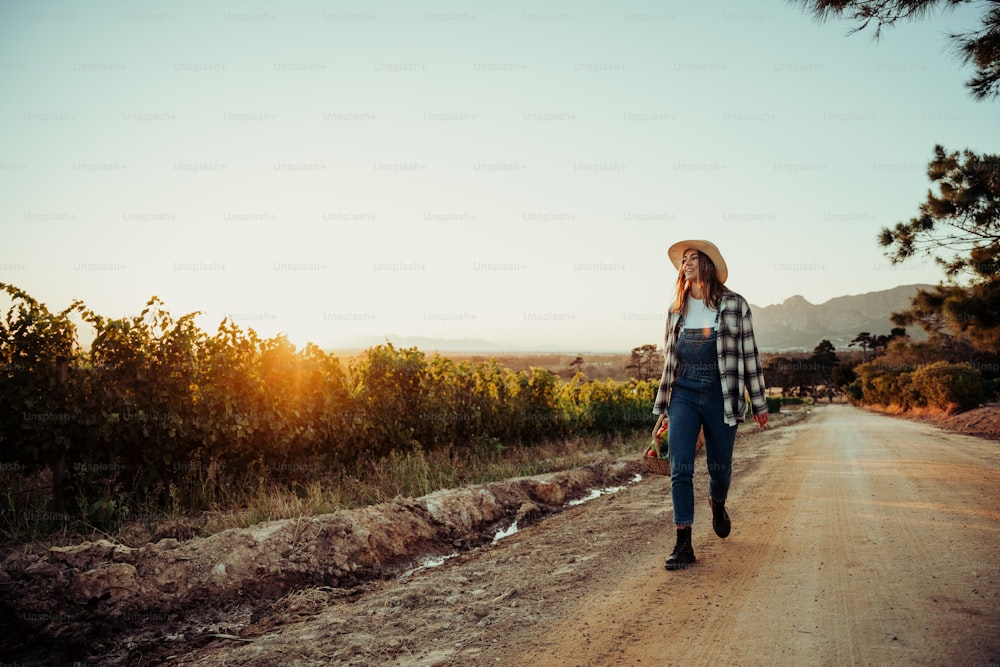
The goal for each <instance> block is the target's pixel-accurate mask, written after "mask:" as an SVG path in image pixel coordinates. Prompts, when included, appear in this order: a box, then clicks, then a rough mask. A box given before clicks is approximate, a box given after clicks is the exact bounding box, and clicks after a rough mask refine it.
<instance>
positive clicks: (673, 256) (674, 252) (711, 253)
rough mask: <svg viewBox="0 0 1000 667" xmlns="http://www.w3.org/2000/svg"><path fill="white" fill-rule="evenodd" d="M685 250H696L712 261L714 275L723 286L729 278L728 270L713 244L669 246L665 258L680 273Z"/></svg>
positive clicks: (691, 242) (678, 243) (684, 243)
mask: <svg viewBox="0 0 1000 667" xmlns="http://www.w3.org/2000/svg"><path fill="white" fill-rule="evenodd" d="M685 250H697V251H698V252H700V253H701V254H703V255H705V256H706V257H708V258H709V259H710V260H712V264H715V275H717V276H718V277H719V282H720V283H723V284H725V282H726V278H728V277H729V269H728V268H727V267H726V260H724V259H723V258H722V253H721V252H719V249H718V248H716V247H715V244H714V243H712V242H711V241H699V240H692V241H678V242H677V243H675V244H673V245H672V246H670V249H669V250H667V257H669V258H670V261H671V262H673V264H674V268H675V269H677V270H678V271H680V269H681V257H683V256H684V251H685Z"/></svg>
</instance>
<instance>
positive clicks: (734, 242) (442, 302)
mask: <svg viewBox="0 0 1000 667" xmlns="http://www.w3.org/2000/svg"><path fill="white" fill-rule="evenodd" d="M976 16H977V14H976V12H975V10H974V8H968V9H963V10H962V11H961V12H948V13H943V14H942V13H938V14H934V15H933V16H932V17H930V18H928V19H925V20H921V21H917V22H912V23H907V24H903V25H900V26H898V27H896V28H894V29H891V30H889V31H888V32H887V33H886V34H885V35H884V36H883V38H882V40H881V41H878V42H876V41H873V40H872V39H871V36H870V34H869V33H863V34H856V35H852V36H847V34H846V33H847V32H848V30H849V29H850V27H851V24H850V23H849V22H841V21H833V22H827V23H818V22H816V21H815V20H814V19H813V18H812V17H811V16H810V15H809V14H808V13H807V12H806V11H805V10H803V9H802V8H801V7H800V6H798V5H794V6H792V5H789V4H787V3H786V2H784V1H782V0H775V1H767V2H753V3H748V2H740V1H737V0H724V1H718V2H705V3H690V2H689V3H679V2H672V3H665V2H644V1H639V0H625V1H623V2H618V3H613V2H604V3H596V2H590V1H586V2H582V1H576V2H569V1H566V2H558V1H553V2H545V3H528V2H502V3H501V2H433V3H419V2H401V1H395V0H372V1H370V2H356V3H355V2H337V1H335V0H334V1H328V2H318V1H316V2H313V1H294V0H293V1H291V2H282V3H276V2H275V3H270V4H268V3H264V2H222V3H212V2H208V3H199V2H193V1H191V0H186V1H180V2H157V0H148V1H144V2H142V3H134V2H132V3H125V2H102V3H96V2H95V3H81V2H60V1H58V0H51V1H46V2H38V3H36V2H32V3H13V2H6V3H3V4H2V5H0V281H2V282H8V283H13V284H14V285H17V286H18V287H20V288H22V289H25V290H26V291H27V292H28V293H30V294H31V295H32V296H34V297H35V298H37V299H39V300H41V301H43V302H44V303H46V304H47V305H48V306H49V308H50V309H53V310H57V309H61V308H64V307H66V306H67V305H68V304H69V303H70V302H71V301H72V299H74V298H79V299H82V300H83V301H84V302H85V303H86V304H87V305H88V306H89V307H91V308H93V309H94V310H96V311H97V312H99V313H101V314H104V315H107V316H112V317H115V316H123V315H129V314H134V313H136V312H138V311H139V310H141V308H142V306H143V304H144V303H145V302H146V301H147V299H148V298H149V297H150V296H152V295H157V296H159V297H160V298H161V299H163V300H164V301H165V303H166V307H167V309H168V310H169V311H170V312H172V313H173V314H174V315H176V316H180V315H182V314H185V313H188V312H192V311H202V312H203V313H204V315H203V316H202V317H201V318H200V319H199V323H200V324H201V325H202V326H203V328H205V329H207V330H209V331H214V330H215V327H216V326H217V325H218V323H219V322H220V321H221V320H222V318H223V317H227V316H228V317H231V318H233V319H234V320H235V321H236V322H237V323H239V324H241V325H243V326H252V327H253V328H255V329H257V331H258V332H260V333H261V334H263V335H266V336H270V335H274V334H276V333H279V332H285V333H286V334H287V335H288V336H289V338H290V339H291V340H292V341H293V342H295V343H297V344H300V345H301V344H304V343H305V342H307V341H312V342H315V343H317V344H319V345H321V346H323V347H340V346H349V345H351V344H352V343H353V342H354V341H356V340H357V339H358V338H360V337H366V336H383V335H386V334H396V335H401V336H431V337H439V338H449V339H461V338H483V339H487V340H489V341H492V342H494V343H497V344H500V345H504V346H510V347H518V348H527V349H551V348H558V349H563V350H567V351H569V352H577V351H597V350H615V351H628V350H629V349H631V348H632V347H634V346H636V345H641V344H644V343H659V342H660V341H661V340H662V331H663V316H664V313H665V310H666V307H667V304H668V302H669V300H670V297H671V291H672V288H673V282H674V279H675V276H676V273H675V271H674V269H673V267H672V266H670V264H669V262H668V261H667V259H666V250H667V247H668V246H669V245H670V244H671V243H672V242H674V241H676V240H680V239H684V238H708V239H711V240H713V241H714V242H716V243H717V245H718V246H719V247H720V248H721V250H722V252H723V254H724V255H725V257H726V259H727V261H728V263H729V267H730V280H729V286H730V287H731V288H733V289H734V290H736V291H737V292H740V293H742V294H743V295H744V296H746V297H747V299H748V300H749V301H750V302H751V303H753V304H756V305H759V306H764V305H768V304H772V303H779V302H781V301H783V300H785V299H787V298H788V297H790V296H792V295H795V294H801V295H802V296H804V297H805V298H806V299H808V300H809V301H811V302H813V303H822V302H824V301H826V300H828V299H830V298H833V297H836V296H841V295H844V294H859V293H864V292H870V291H875V290H880V289H887V288H890V287H894V286H896V285H900V284H908V283H917V282H926V283H936V282H938V280H939V279H940V278H941V275H942V274H941V272H940V270H939V269H938V268H937V267H936V266H934V265H933V264H932V263H929V262H923V261H914V262H912V263H909V264H904V265H902V266H901V267H898V268H893V267H890V266H889V265H888V263H887V261H886V259H885V257H884V256H883V254H882V252H881V249H880V248H879V247H878V245H877V242H876V235H877V233H878V230H879V229H880V228H881V227H883V226H891V225H893V224H895V223H896V222H898V221H901V220H908V219H909V218H910V217H912V216H913V215H915V214H916V212H917V207H918V205H919V203H920V202H921V201H922V200H923V199H924V197H925V196H926V192H927V190H928V188H929V187H930V183H929V181H928V180H927V176H926V165H927V162H928V161H929V160H930V159H931V157H932V151H933V147H934V145H935V144H936V143H940V144H943V145H944V146H945V147H946V148H948V149H949V150H956V149H963V148H970V149H972V150H974V151H976V152H990V153H995V152H997V151H998V150H1000V146H998V142H1000V122H998V121H1000V103H998V102H976V101H974V100H973V99H972V98H971V97H970V95H969V94H968V93H967V92H966V89H965V87H964V85H963V84H964V82H965V80H966V79H967V78H968V77H969V75H970V74H971V69H970V68H968V67H963V66H962V65H961V63H960V62H959V60H958V59H957V57H956V56H955V55H954V54H953V52H952V50H951V47H950V45H949V42H948V40H947V38H946V35H947V33H949V32H954V31H959V30H964V29H967V28H969V27H971V26H974V25H975V18H976ZM4 308H6V306H4Z"/></svg>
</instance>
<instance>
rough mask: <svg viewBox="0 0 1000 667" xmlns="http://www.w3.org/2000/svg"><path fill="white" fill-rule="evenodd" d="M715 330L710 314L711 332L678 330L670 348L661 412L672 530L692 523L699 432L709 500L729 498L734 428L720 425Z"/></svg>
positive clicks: (721, 404)
mask: <svg viewBox="0 0 1000 667" xmlns="http://www.w3.org/2000/svg"><path fill="white" fill-rule="evenodd" d="M683 326H684V323H683V319H682V321H681V327H683ZM718 326H719V314H718V313H716V315H715V328H712V329H684V328H682V329H681V331H680V335H679V336H678V338H677V343H676V347H675V348H674V353H675V354H676V355H677V361H678V365H677V375H676V376H675V378H674V383H673V386H672V388H671V393H670V405H669V407H668V408H667V419H668V420H669V422H668V423H669V429H668V431H667V433H668V436H667V438H668V440H667V442H668V446H669V451H670V469H671V475H670V481H671V487H670V490H671V496H672V497H673V501H674V525H677V526H690V525H691V524H692V523H693V522H694V483H693V476H694V455H695V445H696V443H697V440H698V432H699V431H700V430H702V429H704V431H705V456H706V458H707V463H708V474H709V477H710V481H709V485H708V492H709V495H710V496H711V497H712V499H713V500H717V501H719V502H725V500H726V497H727V495H728V494H729V482H730V479H731V478H732V472H733V468H732V465H733V445H734V443H735V442H736V426H728V425H727V424H726V421H725V419H726V414H725V403H724V400H723V396H722V382H721V380H720V379H719V362H718V352H717V349H716V339H717V337H718V331H717V329H718Z"/></svg>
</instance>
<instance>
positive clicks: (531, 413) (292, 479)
mask: <svg viewBox="0 0 1000 667" xmlns="http://www.w3.org/2000/svg"><path fill="white" fill-rule="evenodd" d="M0 288H2V290H3V291H5V292H6V294H7V296H8V297H9V298H10V299H11V301H12V304H13V305H12V306H11V308H10V309H9V310H8V312H7V313H6V317H5V319H4V321H3V322H2V323H0V369H2V373H0V403H2V404H3V405H4V406H6V407H7V409H5V410H4V411H3V412H2V413H0V452H2V453H0V488H2V489H3V491H2V495H0V539H2V540H3V542H5V543H8V544H9V543H13V542H20V541H24V540H26V539H38V538H41V537H43V536H45V535H51V534H53V533H57V534H62V535H63V536H64V537H67V536H69V535H70V534H72V533H75V532H79V533H84V534H86V533H92V532H94V531H97V532H101V531H103V532H106V533H113V532H114V531H117V530H119V529H120V528H121V526H122V525H123V524H124V523H126V522H136V521H138V522H140V523H147V524H150V528H151V530H155V528H154V527H153V526H154V524H160V523H162V522H163V521H164V520H168V519H179V518H184V519H185V520H187V521H188V523H190V519H191V518H192V517H196V516H197V517H206V516H207V517H215V518H216V519H217V520H215V522H214V523H215V524H217V526H216V527H229V525H245V524H249V523H254V522H256V521H260V520H265V519H272V518H283V517H288V516H299V515H301V514H308V513H314V512H320V511H333V510H336V509H340V508H347V507H354V506H358V505H362V504H368V503H372V502H380V501H383V500H388V499H391V498H392V497H393V496H395V495H397V494H404V495H421V494H424V493H428V492H430V491H433V490H435V489H438V488H443V487H451V486H459V485H464V484H470V483H477V482H483V481H491V480H496V479H501V478H506V477H512V476H518V475H525V474H537V473H541V472H546V471H550V470H556V469H562V468H566V467H572V466H575V465H580V464H581V463H583V462H585V461H586V460H587V459H588V457H591V456H593V455H595V452H598V451H601V450H609V449H610V450H611V451H612V452H615V451H621V450H622V448H623V447H628V446H631V447H632V448H635V449H638V447H639V446H640V445H639V443H638V438H639V437H641V435H640V434H644V433H645V432H646V431H647V430H648V429H649V428H650V425H651V423H652V418H651V408H652V402H653V398H654V395H655V391H656V382H655V381H651V380H626V381H617V380H611V379H605V380H591V379H587V378H586V377H585V376H584V374H583V373H580V372H578V373H576V374H575V375H574V376H573V377H572V378H570V379H568V380H562V379H560V377H559V376H558V375H556V374H555V373H553V372H551V371H549V370H546V369H544V368H538V367H533V368H529V369H527V370H521V371H514V370H511V369H508V368H506V367H504V366H502V365H501V364H500V363H498V362H497V361H496V360H495V359H486V360H480V361H462V362H455V361H453V360H451V359H449V358H446V357H443V356H439V355H434V356H432V357H428V356H427V355H425V354H424V353H423V352H421V351H420V350H418V349H416V348H410V349H398V348H396V347H394V346H392V345H391V344H385V345H379V346H376V347H373V348H371V349H368V350H366V351H364V352H363V353H362V354H360V355H357V356H356V357H353V358H352V359H351V360H350V361H349V362H344V361H342V360H341V359H339V358H338V357H337V356H336V355H335V354H332V353H329V352H325V351H323V350H320V349H319V348H317V347H315V346H312V345H310V346H306V347H305V348H303V349H296V348H295V346H293V345H292V344H291V343H289V342H288V341H287V339H285V338H283V337H276V338H271V339H262V338H260V337H258V336H257V334H256V333H255V332H254V331H253V330H252V329H248V330H244V329H241V328H240V327H238V326H237V325H235V324H233V323H232V322H229V321H224V322H223V323H222V324H221V325H220V326H219V328H218V330H217V331H216V332H215V333H214V334H209V333H206V332H205V331H202V330H201V329H200V328H199V327H198V326H197V325H196V324H195V321H194V319H195V315H196V314H189V315H185V316H183V317H180V318H174V317H173V316H171V315H170V314H169V313H168V312H167V311H166V310H165V309H164V308H163V305H162V304H161V303H160V302H159V300H158V299H156V298H155V297H154V298H153V299H151V300H150V301H149V303H148V304H147V305H146V308H145V309H144V310H143V311H142V312H141V313H140V314H138V315H136V316H134V317H127V318H121V319H109V318H105V317H103V316H101V315H99V314H97V313H95V312H93V311H91V310H89V309H87V308H86V307H85V306H84V305H83V304H82V303H79V302H77V303H73V304H71V306H70V307H69V308H67V309H66V310H64V311H61V312H51V311H50V310H49V309H48V308H47V307H46V306H45V305H44V304H42V303H39V302H38V301H36V300H35V299H33V298H32V297H31V296H30V295H28V294H26V293H25V292H23V291H21V290H19V289H17V288H16V287H13V286H10V285H0ZM82 327H89V328H91V329H92V330H93V334H94V336H93V341H92V342H91V343H90V345H89V346H88V348H87V349H84V348H83V346H82V345H81V344H80V336H79V331H78V330H79V329H80V328H82ZM195 523H196V524H200V525H201V526H202V527H203V528H205V529H206V530H210V529H211V526H208V523H211V521H206V520H205V519H204V518H199V519H197V521H195Z"/></svg>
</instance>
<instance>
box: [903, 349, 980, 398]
mask: <svg viewBox="0 0 1000 667" xmlns="http://www.w3.org/2000/svg"><path fill="white" fill-rule="evenodd" d="M911 380H912V388H913V391H914V392H915V393H916V394H917V396H918V399H917V400H918V401H920V403H919V404H920V405H927V406H931V407H936V408H941V409H942V410H952V409H954V408H958V409H959V410H968V409H970V408H974V407H976V406H977V405H979V404H980V403H981V402H982V401H983V400H985V398H986V396H985V395H984V393H983V377H982V374H981V373H980V372H979V371H978V370H977V369H975V368H973V367H972V365H971V364H967V363H964V364H951V363H948V362H946V361H938V362H936V363H933V364H930V365H929V366H924V367H922V368H919V369H917V370H916V371H914V372H913V373H912V374H911Z"/></svg>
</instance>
